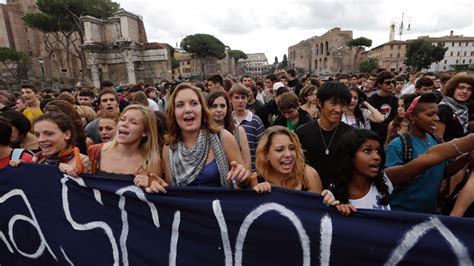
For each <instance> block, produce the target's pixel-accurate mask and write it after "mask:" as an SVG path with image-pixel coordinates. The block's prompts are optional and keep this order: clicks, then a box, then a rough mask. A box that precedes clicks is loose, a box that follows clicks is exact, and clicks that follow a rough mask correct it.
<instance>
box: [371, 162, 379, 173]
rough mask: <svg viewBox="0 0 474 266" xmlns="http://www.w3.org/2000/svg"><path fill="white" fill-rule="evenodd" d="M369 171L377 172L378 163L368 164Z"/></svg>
mask: <svg viewBox="0 0 474 266" xmlns="http://www.w3.org/2000/svg"><path fill="white" fill-rule="evenodd" d="M369 169H370V170H372V171H374V172H378V171H379V169H380V163H373V164H370V165H369Z"/></svg>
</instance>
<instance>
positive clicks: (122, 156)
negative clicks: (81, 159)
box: [88, 104, 162, 184]
mask: <svg viewBox="0 0 474 266" xmlns="http://www.w3.org/2000/svg"><path fill="white" fill-rule="evenodd" d="M88 154H89V159H90V161H91V172H92V173H93V174H97V175H106V176H114V177H118V178H125V179H135V184H137V183H138V180H147V182H148V180H149V179H150V180H151V179H157V178H158V177H160V176H161V175H162V171H161V156H160V153H159V143H158V132H157V129H156V120H155V115H154V113H153V112H152V111H151V110H150V109H149V108H148V107H145V106H142V105H135V104H134V105H129V106H128V107H127V108H125V110H124V111H123V112H122V114H121V115H120V118H119V122H118V124H117V133H116V134H115V137H114V139H113V140H112V141H110V142H108V143H103V144H96V145H92V146H90V147H89V149H88Z"/></svg>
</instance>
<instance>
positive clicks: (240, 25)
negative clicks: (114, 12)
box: [117, 0, 474, 63]
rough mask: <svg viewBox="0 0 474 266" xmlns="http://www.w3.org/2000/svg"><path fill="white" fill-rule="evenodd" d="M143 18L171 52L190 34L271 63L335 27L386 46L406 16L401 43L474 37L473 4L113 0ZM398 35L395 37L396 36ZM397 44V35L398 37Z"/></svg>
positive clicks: (464, 0)
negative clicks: (208, 37)
mask: <svg viewBox="0 0 474 266" xmlns="http://www.w3.org/2000/svg"><path fill="white" fill-rule="evenodd" d="M117 2H119V3H120V5H121V7H122V8H124V9H125V10H127V11H130V12H132V13H135V14H138V15H141V16H142V17H143V20H144V23H145V28H146V32H147V36H148V40H149V41H150V42H151V41H156V42H167V43H169V44H171V45H172V46H175V45H176V42H178V45H179V41H180V40H181V39H182V38H184V37H185V36H187V35H190V34H196V33H208V34H212V35H214V36H215V37H217V38H218V39H220V40H221V41H222V42H223V43H224V44H226V45H228V46H230V47H231V48H232V49H239V50H242V51H244V52H245V53H257V52H263V53H265V55H266V56H267V58H268V61H269V63H272V62H273V60H274V57H275V56H278V59H279V60H280V61H281V59H282V57H283V54H286V53H287V51H288V47H289V46H291V45H294V44H297V43H298V42H299V41H301V40H304V39H307V38H310V37H312V36H321V35H322V34H324V33H325V32H326V31H328V30H329V29H331V28H334V27H340V28H341V29H343V30H352V31H353V36H354V38H357V37H360V36H364V37H367V38H369V39H372V41H373V43H372V44H373V45H372V47H375V46H377V45H379V44H382V43H384V42H387V41H388V38H389V25H390V22H391V21H393V20H397V19H398V20H399V19H400V18H401V16H402V12H404V13H405V21H404V22H405V25H408V20H409V19H410V18H411V30H410V31H405V32H404V34H403V36H402V39H403V40H406V39H413V38H416V37H417V36H420V35H430V36H436V37H439V36H445V35H448V34H449V32H450V30H454V34H463V35H464V36H474V6H473V2H474V1H472V0H447V1H440V0H431V1H418V0H388V1H387V0H314V1H312V0H284V1H280V0H273V1H262V0H233V1H225V0H224V1H222V0H221V1H217V0H177V1H170V0H167V1H156V0H118V1H117ZM397 34H398V33H397ZM397 39H398V35H397Z"/></svg>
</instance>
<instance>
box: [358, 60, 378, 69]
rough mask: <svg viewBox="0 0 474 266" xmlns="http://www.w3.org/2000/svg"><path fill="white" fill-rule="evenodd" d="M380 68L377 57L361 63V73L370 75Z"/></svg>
mask: <svg viewBox="0 0 474 266" xmlns="http://www.w3.org/2000/svg"><path fill="white" fill-rule="evenodd" d="M378 68H379V61H378V60H377V58H375V57H369V58H367V59H365V60H364V61H362V62H360V65H359V71H360V72H362V73H370V72H372V71H374V70H376V69H378Z"/></svg>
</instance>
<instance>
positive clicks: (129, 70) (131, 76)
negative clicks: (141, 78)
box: [127, 61, 137, 84]
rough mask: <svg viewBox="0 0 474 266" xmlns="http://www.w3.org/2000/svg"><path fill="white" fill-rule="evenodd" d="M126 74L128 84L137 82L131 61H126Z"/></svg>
mask: <svg viewBox="0 0 474 266" xmlns="http://www.w3.org/2000/svg"><path fill="white" fill-rule="evenodd" d="M127 76H128V84H135V83H137V78H136V76H135V64H134V63H133V61H128V62H127Z"/></svg>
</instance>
